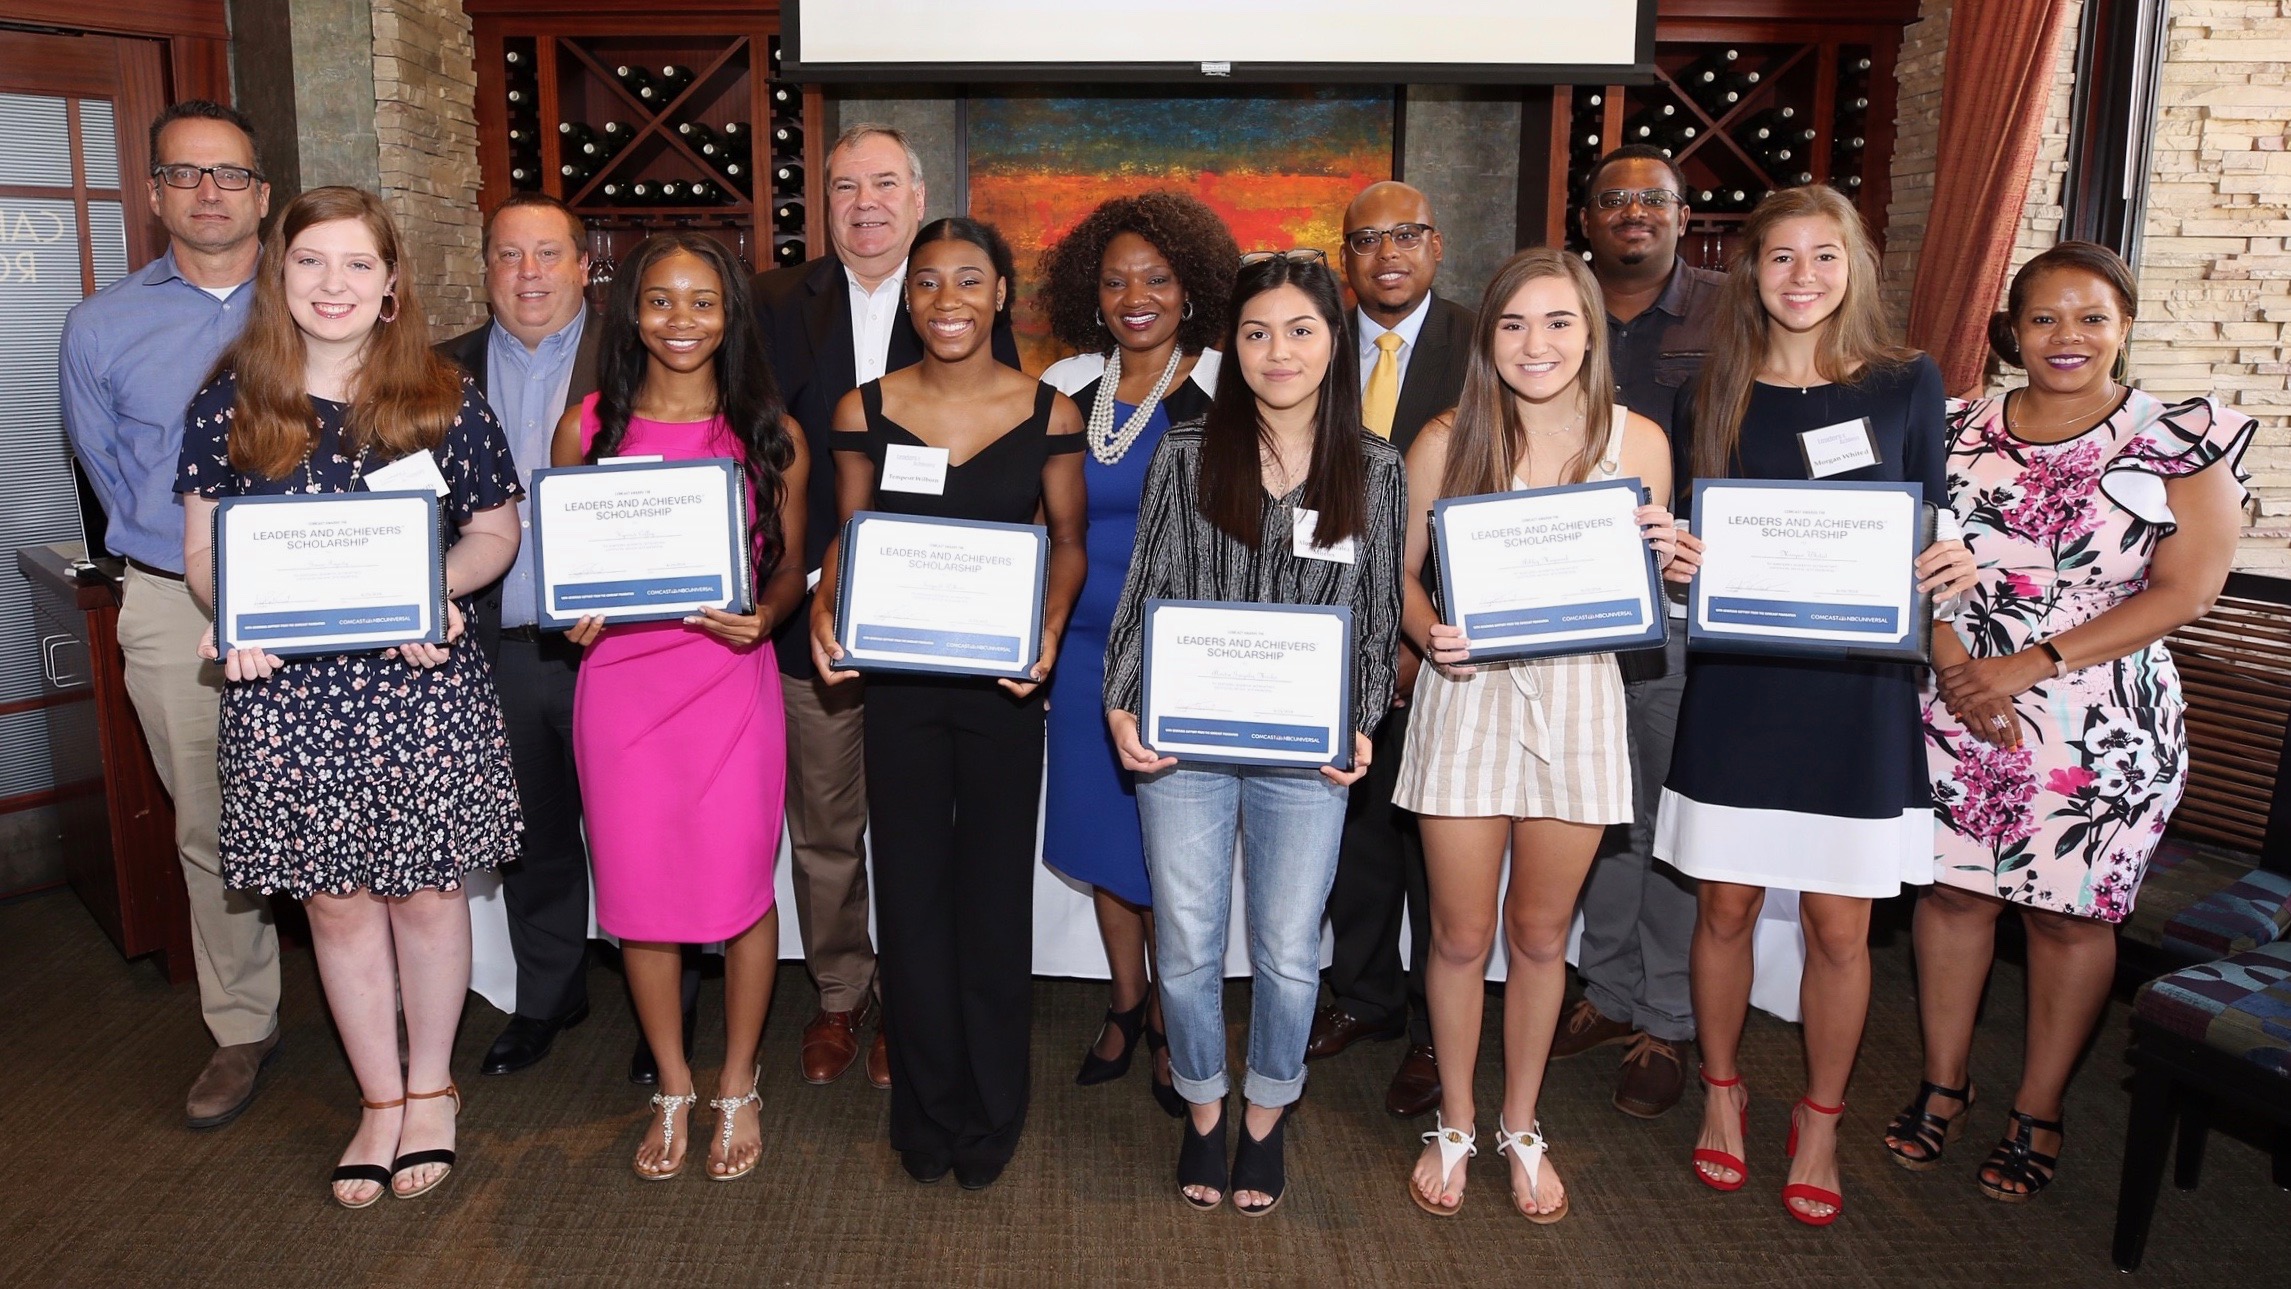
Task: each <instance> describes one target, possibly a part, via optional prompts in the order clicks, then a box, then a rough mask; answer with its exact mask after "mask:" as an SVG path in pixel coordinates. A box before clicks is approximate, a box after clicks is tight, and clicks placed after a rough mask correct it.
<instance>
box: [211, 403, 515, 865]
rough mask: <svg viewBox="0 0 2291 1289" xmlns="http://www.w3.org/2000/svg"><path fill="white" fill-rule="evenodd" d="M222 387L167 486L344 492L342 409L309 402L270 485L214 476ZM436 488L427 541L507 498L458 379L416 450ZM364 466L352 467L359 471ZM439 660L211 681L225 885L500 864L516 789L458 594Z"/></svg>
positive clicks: (485, 417)
mask: <svg viewBox="0 0 2291 1289" xmlns="http://www.w3.org/2000/svg"><path fill="white" fill-rule="evenodd" d="M237 401H238V399H237V386H236V384H235V382H234V381H233V380H232V378H231V374H230V373H229V372H225V373H223V374H222V375H219V376H217V377H216V378H215V379H214V380H213V381H212V382H210V383H209V384H208V385H207V387H206V388H205V389H202V390H200V391H199V393H198V395H197V396H196V397H194V398H193V399H192V400H191V406H190V408H189V409H188V410H187V411H186V412H185V414H184V426H183V455H182V460H181V462H180V465H179V467H178V472H177V480H176V485H175V490H176V491H177V492H186V493H190V492H195V493H197V494H199V495H200V496H203V497H235V496H248V495H256V494H268V495H276V494H281V493H297V492H351V491H359V490H362V489H363V486H364V481H363V479H362V478H361V477H360V471H359V469H358V468H357V463H355V462H353V461H351V460H350V459H349V458H347V457H345V456H343V455H342V454H341V451H340V448H341V441H342V423H343V419H344V416H345V414H346V413H347V411H348V410H349V409H348V408H347V407H346V406H345V405H343V404H341V403H336V402H331V401H329V400H326V399H321V398H313V399H311V400H310V403H311V411H312V415H313V419H314V420H315V422H316V425H317V429H318V441H317V443H316V445H315V446H314V447H313V448H312V449H311V452H310V455H309V456H307V457H305V458H304V463H303V465H302V466H300V467H298V468H297V469H295V470H292V471H289V472H288V474H287V476H286V477H285V478H284V479H270V478H266V477H264V476H262V475H259V474H249V473H246V472H244V471H241V470H238V469H236V468H234V467H233V466H232V465H231V460H230V429H231V418H232V415H233V410H234V406H235V404H236V403H237ZM433 455H434V456H435V457H436V458H437V464H438V472H439V473H440V474H441V475H443V476H444V478H445V481H446V489H447V490H446V493H445V495H443V496H441V497H439V498H438V518H439V523H440V525H441V527H442V529H443V532H442V533H441V537H442V540H443V541H444V543H445V545H447V546H448V547H450V546H452V545H453V543H454V541H455V540H456V538H458V537H459V536H460V532H461V525H463V524H465V523H468V522H469V519H470V516H471V515H472V514H474V513H476V512H477V511H480V510H488V509H491V508H492V507H494V506H498V505H500V504H502V503H503V502H506V501H511V500H514V499H515V498H516V496H517V494H518V484H517V469H516V466H515V465H514V464H513V463H512V462H511V460H510V456H509V443H508V440H507V439H506V438H505V437H503V435H502V432H501V426H500V424H499V423H498V422H496V421H495V420H494V419H493V412H492V409H490V408H488V407H487V406H486V404H485V398H484V396H483V395H480V394H479V393H478V392H477V389H476V387H475V386H474V385H472V384H471V383H470V382H469V381H468V380H466V379H465V380H464V381H463V382H462V404H461V413H460V415H458V416H457V417H455V418H454V422H453V424H452V426H451V427H449V428H448V429H447V430H446V435H445V441H444V442H443V443H441V444H439V445H438V447H437V448H436V449H434V451H433ZM372 464H373V462H372V461H371V460H369V461H368V462H367V465H368V466H369V467H370V466H371V465H372ZM459 603H460V606H461V613H462V623H463V630H462V634H461V638H460V639H459V640H457V641H456V642H454V644H453V646H452V647H451V649H450V650H449V651H448V655H447V659H446V661H445V663H444V664H443V665H441V666H437V667H429V668H418V667H415V666H413V665H412V664H410V663H407V662H405V661H403V660H402V659H398V658H392V657H385V656H384V655H383V654H381V653H380V652H378V651H369V652H363V653H343V654H319V655H313V656H310V657H300V658H289V659H287V660H286V662H285V665H284V666H282V667H280V668H279V669H278V670H277V671H276V672H274V673H272V675H271V677H270V678H269V679H268V680H256V681H242V682H239V683H236V684H229V683H226V684H225V685H224V687H223V712H222V723H221V726H220V728H219V730H218V737H217V740H216V753H217V755H216V770H217V777H218V778H219V779H220V781H221V785H222V790H223V803H222V804H223V809H222V818H221V823H220V835H219V837H218V839H217V850H218V853H219V855H220V857H221V860H222V867H223V881H224V884H225V885H227V886H229V887H230V888H231V889H232V890H238V891H260V892H262V893H263V894H265V895H270V894H274V893H279V892H284V893H285V894H288V895H292V896H294V897H295V898H296V899H305V900H306V899H309V898H310V897H311V896H313V895H347V894H350V893H351V892H353V891H361V890H363V891H371V892H373V893H374V894H376V895H381V896H390V897H400V896H406V895H411V894H413V893H414V892H416V891H421V890H446V891H450V890H455V889H457V888H459V887H460V885H461V879H462V874H464V873H466V872H469V871H470V870H472V869H491V868H497V867H499V866H500V865H501V864H503V863H504V862H506V861H508V860H512V859H515V858H516V857H517V838H518V833H519V832H520V831H522V830H523V828H524V823H523V821H522V820H521V818H520V817H519V814H518V805H517V783H516V780H515V778H514V777H513V776H512V774H511V771H510V764H509V737H508V733H507V730H506V728H505V727H504V726H503V724H502V720H501V704H500V701H499V700H498V699H497V698H496V697H495V695H494V690H493V675H492V672H491V670H490V669H489V668H488V667H487V666H486V662H485V655H484V653H483V652H481V651H480V649H479V648H478V644H477V624H476V621H475V619H474V618H473V616H472V614H473V610H472V608H471V606H470V601H469V600H468V599H467V598H464V599H462V600H461V601H459Z"/></svg>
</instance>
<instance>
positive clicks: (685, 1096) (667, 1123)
mask: <svg viewBox="0 0 2291 1289" xmlns="http://www.w3.org/2000/svg"><path fill="white" fill-rule="evenodd" d="M698 1104H700V1094H699V1093H697V1092H681V1093H678V1094H676V1095H675V1096H670V1095H668V1094H667V1093H664V1092H655V1093H653V1094H652V1108H653V1109H655V1110H658V1111H660V1153H661V1154H662V1155H663V1156H672V1155H674V1154H675V1153H676V1112H677V1111H679V1110H689V1109H691V1108H692V1107H694V1106H696V1105H698ZM637 1149H638V1150H642V1149H644V1146H643V1144H642V1143H639V1144H638V1146H637ZM685 1153H686V1154H687V1155H689V1154H690V1153H691V1149H690V1148H689V1147H687V1148H686V1150H685ZM629 1167H630V1168H632V1169H634V1170H635V1171H636V1175H637V1176H639V1177H641V1178H643V1179H644V1180H646V1181H648V1182H665V1181H667V1180H668V1179H669V1178H671V1177H674V1176H676V1175H677V1174H678V1173H681V1172H683V1171H684V1161H683V1160H682V1159H678V1160H677V1161H676V1166H675V1167H674V1168H670V1169H668V1170H666V1171H664V1172H654V1171H653V1170H651V1169H649V1168H646V1167H645V1166H644V1165H643V1164H641V1163H638V1162H636V1161H634V1160H631V1161H630V1162H629Z"/></svg>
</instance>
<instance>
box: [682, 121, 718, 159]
mask: <svg viewBox="0 0 2291 1289" xmlns="http://www.w3.org/2000/svg"><path fill="white" fill-rule="evenodd" d="M676 132H677V133H678V134H681V135H683V136H684V141H685V142H686V143H689V144H691V145H692V150H693V151H695V152H698V153H700V154H701V155H702V156H706V155H707V154H708V149H709V147H710V146H711V145H713V144H714V143H715V142H716V132H715V131H714V130H712V129H710V128H708V126H707V125H706V124H705V123H704V122H700V121H685V122H683V123H681V124H679V125H678V126H677V127H676Z"/></svg>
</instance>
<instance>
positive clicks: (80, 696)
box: [0, 689, 95, 716]
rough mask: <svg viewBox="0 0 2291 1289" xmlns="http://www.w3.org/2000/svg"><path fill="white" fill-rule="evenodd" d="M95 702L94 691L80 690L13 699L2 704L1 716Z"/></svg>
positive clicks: (0, 705)
mask: <svg viewBox="0 0 2291 1289" xmlns="http://www.w3.org/2000/svg"><path fill="white" fill-rule="evenodd" d="M93 701H95V693H94V691H92V690H86V689H79V690H73V691H72V692H70V693H66V694H34V695H32V696H31V697H30V698H11V699H9V700H8V701H7V702H5V703H0V716H14V715H17V714H18V713H21V712H37V711H41V710H43V709H45V708H49V707H69V706H71V705H72V704H73V703H87V702H93Z"/></svg>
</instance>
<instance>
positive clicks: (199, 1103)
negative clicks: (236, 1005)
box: [183, 1029, 279, 1128]
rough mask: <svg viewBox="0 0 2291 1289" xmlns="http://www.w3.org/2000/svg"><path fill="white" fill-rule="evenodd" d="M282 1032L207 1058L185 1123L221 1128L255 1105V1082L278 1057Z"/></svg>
mask: <svg viewBox="0 0 2291 1289" xmlns="http://www.w3.org/2000/svg"><path fill="white" fill-rule="evenodd" d="M278 1039H279V1032H278V1031H277V1030H275V1029H274V1030H272V1031H271V1032H270V1037H269V1038H266V1039H263V1040H262V1041H261V1042H259V1043H233V1044H231V1045H230V1046H228V1047H218V1048H216V1049H215V1054H214V1055H213V1056H210V1057H208V1058H207V1068H206V1069H204V1070H201V1071H199V1077H198V1078H197V1079H195V1080H193V1081H192V1083H191V1095H190V1096H189V1097H188V1098H187V1099H185V1101H184V1103H183V1121H184V1122H185V1123H186V1124H188V1125H189V1126H191V1127H193V1128H220V1127H222V1126H223V1125H224V1124H226V1123H229V1122H230V1121H231V1120H233V1119H236V1118H238V1117H239V1116H240V1115H241V1114H243V1113H245V1111H246V1108H247V1107H248V1106H250V1105H252V1104H254V1099H255V1080H256V1079H257V1078H258V1077H259V1076H260V1075H261V1074H262V1071H263V1067H264V1066H266V1065H268V1064H270V1063H271V1061H272V1059H273V1058H275V1057H276V1056H277V1055H278Z"/></svg>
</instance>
